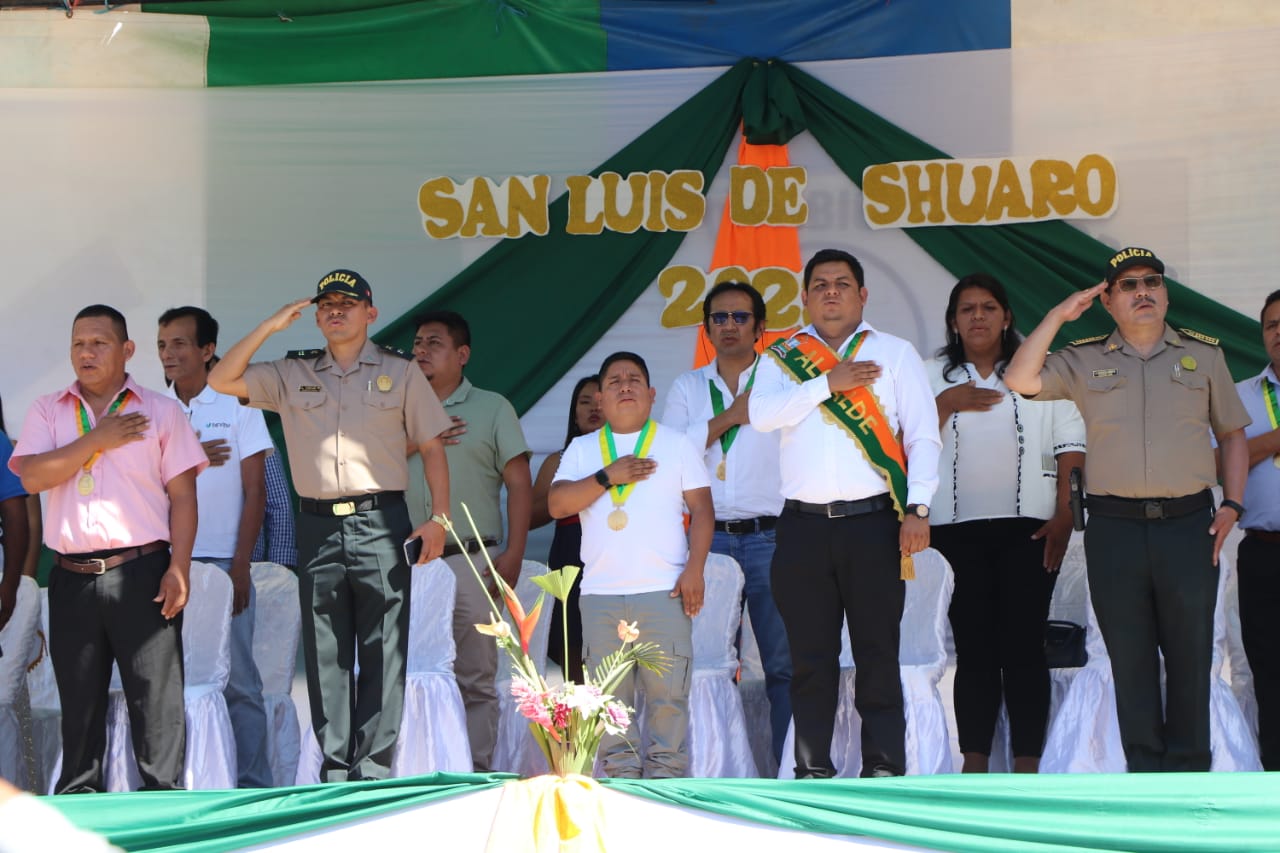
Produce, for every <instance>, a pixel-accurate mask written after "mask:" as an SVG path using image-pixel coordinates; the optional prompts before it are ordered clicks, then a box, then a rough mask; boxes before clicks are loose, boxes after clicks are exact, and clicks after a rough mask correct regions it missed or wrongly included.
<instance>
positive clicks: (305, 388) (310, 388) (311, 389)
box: [298, 385, 324, 391]
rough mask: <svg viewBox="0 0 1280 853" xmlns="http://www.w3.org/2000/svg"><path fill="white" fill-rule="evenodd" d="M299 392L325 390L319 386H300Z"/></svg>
mask: <svg viewBox="0 0 1280 853" xmlns="http://www.w3.org/2000/svg"><path fill="white" fill-rule="evenodd" d="M298 390H299V391H323V390H324V389H323V388H321V387H320V386H319V385H299V386H298Z"/></svg>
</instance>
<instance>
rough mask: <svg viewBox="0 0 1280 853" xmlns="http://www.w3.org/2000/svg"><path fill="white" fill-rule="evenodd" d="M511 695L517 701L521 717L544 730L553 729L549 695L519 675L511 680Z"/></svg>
mask: <svg viewBox="0 0 1280 853" xmlns="http://www.w3.org/2000/svg"><path fill="white" fill-rule="evenodd" d="M511 695H512V697H513V698H514V699H515V700H516V710H518V711H519V712H520V714H521V716H523V717H524V718H525V719H527V720H530V721H531V722H534V723H537V724H538V725H540V726H542V727H543V728H550V727H551V714H550V712H548V711H547V694H545V693H542V692H541V691H539V690H538V689H537V688H535V687H534V686H533V685H532V684H530V683H529V682H528V681H527V680H525V679H523V678H521V677H520V676H518V675H517V676H514V677H513V678H512V679H511Z"/></svg>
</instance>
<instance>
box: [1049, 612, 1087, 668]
mask: <svg viewBox="0 0 1280 853" xmlns="http://www.w3.org/2000/svg"><path fill="white" fill-rule="evenodd" d="M1084 631H1085V628H1084V626H1083V625H1077V624H1076V623H1074V622H1065V621H1061V620H1057V619H1050V620H1049V621H1048V622H1046V623H1045V626H1044V657H1045V661H1047V662H1048V664H1049V668H1050V669H1062V668H1065V667H1072V666H1084V665H1085V664H1086V663H1088V662H1089V653H1088V652H1087V651H1085V647H1084Z"/></svg>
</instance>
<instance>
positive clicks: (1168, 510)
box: [1084, 489, 1213, 521]
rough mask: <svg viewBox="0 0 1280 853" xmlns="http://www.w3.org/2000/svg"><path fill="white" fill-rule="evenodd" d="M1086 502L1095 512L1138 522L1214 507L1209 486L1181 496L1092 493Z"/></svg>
mask: <svg viewBox="0 0 1280 853" xmlns="http://www.w3.org/2000/svg"><path fill="white" fill-rule="evenodd" d="M1084 505H1085V506H1086V507H1087V508H1088V510H1089V513H1090V514H1091V515H1093V514H1096V515H1103V516H1106V517H1108V518H1127V519H1130V520H1136V521H1158V520H1160V519H1162V518H1181V517H1182V516H1184V515H1190V514H1191V513H1193V512H1198V511H1200V510H1202V509H1212V508H1213V492H1211V491H1209V490H1208V489H1205V490H1204V491H1203V492H1196V493H1195V494H1194V495H1186V496H1184V497H1181V498H1117V497H1113V496H1111V495H1089V496H1088V497H1086V498H1085V501H1084Z"/></svg>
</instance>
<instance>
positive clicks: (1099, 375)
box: [1093, 367, 1120, 379]
mask: <svg viewBox="0 0 1280 853" xmlns="http://www.w3.org/2000/svg"><path fill="white" fill-rule="evenodd" d="M1119 372H1120V371H1118V370H1117V369H1116V368H1114V367H1108V368H1106V369H1105V370H1095V371H1093V378H1094V379H1104V378H1106V377H1108V376H1115V375H1116V374H1117V373H1119Z"/></svg>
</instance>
